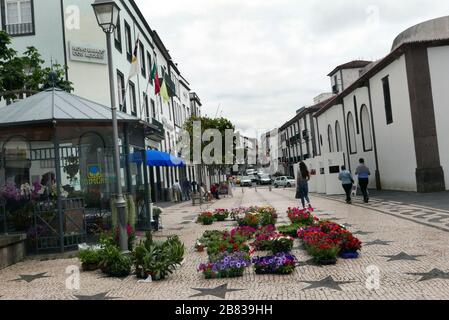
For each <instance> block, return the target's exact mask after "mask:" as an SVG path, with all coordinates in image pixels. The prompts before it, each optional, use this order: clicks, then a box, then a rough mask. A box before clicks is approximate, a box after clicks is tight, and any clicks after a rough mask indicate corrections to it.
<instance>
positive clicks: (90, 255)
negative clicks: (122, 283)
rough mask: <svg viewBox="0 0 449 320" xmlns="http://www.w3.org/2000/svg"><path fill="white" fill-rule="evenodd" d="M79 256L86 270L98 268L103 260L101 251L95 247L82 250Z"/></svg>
mask: <svg viewBox="0 0 449 320" xmlns="http://www.w3.org/2000/svg"><path fill="white" fill-rule="evenodd" d="M78 258H79V259H80V261H81V266H82V268H83V270H84V271H94V270H97V269H98V268H99V267H100V263H101V260H102V256H101V251H99V250H94V249H87V250H81V251H80V252H79V253H78Z"/></svg>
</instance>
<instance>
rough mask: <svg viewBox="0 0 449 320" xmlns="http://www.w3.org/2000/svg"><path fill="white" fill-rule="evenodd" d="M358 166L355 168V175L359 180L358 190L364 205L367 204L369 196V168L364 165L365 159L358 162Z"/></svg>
mask: <svg viewBox="0 0 449 320" xmlns="http://www.w3.org/2000/svg"><path fill="white" fill-rule="evenodd" d="M359 163H360V164H359V166H358V167H357V170H356V171H355V174H356V175H357V177H358V180H359V186H360V190H361V191H362V194H363V201H364V202H365V203H368V202H369V195H368V184H369V177H370V175H371V171H370V170H369V168H368V167H367V166H366V165H365V159H363V158H362V159H360V160H359Z"/></svg>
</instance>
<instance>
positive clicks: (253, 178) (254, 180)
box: [249, 174, 259, 184]
mask: <svg viewBox="0 0 449 320" xmlns="http://www.w3.org/2000/svg"><path fill="white" fill-rule="evenodd" d="M249 177H250V178H251V182H252V183H256V184H259V177H258V176H257V175H256V174H253V175H250V176H249Z"/></svg>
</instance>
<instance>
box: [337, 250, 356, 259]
mask: <svg viewBox="0 0 449 320" xmlns="http://www.w3.org/2000/svg"><path fill="white" fill-rule="evenodd" d="M358 257H359V253H358V252H344V253H341V254H340V258H342V259H347V260H349V259H357V258H358Z"/></svg>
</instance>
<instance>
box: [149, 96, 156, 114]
mask: <svg viewBox="0 0 449 320" xmlns="http://www.w3.org/2000/svg"><path fill="white" fill-rule="evenodd" d="M150 103H151V114H152V116H153V118H155V119H156V105H155V104H154V100H153V99H151V100H150Z"/></svg>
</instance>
